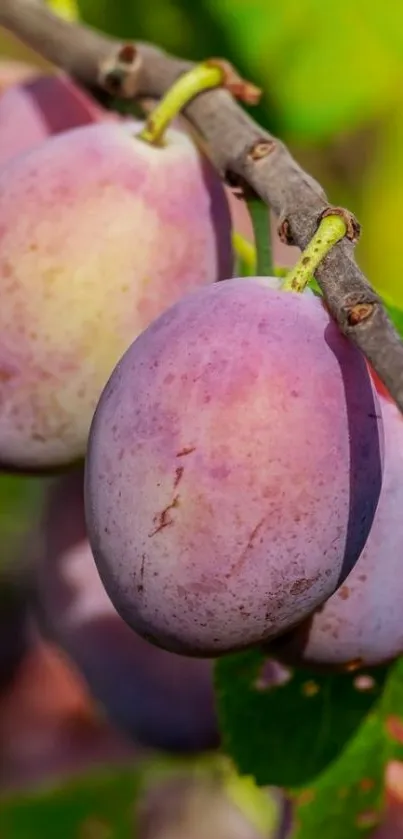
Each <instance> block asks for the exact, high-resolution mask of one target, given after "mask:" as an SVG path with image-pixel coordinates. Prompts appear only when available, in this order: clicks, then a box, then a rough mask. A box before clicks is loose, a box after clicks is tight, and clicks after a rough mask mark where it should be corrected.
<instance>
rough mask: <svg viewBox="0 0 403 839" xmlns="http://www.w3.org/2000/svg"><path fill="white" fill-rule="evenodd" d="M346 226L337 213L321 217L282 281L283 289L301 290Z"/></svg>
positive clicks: (344, 231)
mask: <svg viewBox="0 0 403 839" xmlns="http://www.w3.org/2000/svg"><path fill="white" fill-rule="evenodd" d="M346 231H347V226H346V222H345V221H344V219H343V218H342V217H341V216H339V215H329V216H325V217H324V218H322V220H321V222H320V224H319V227H318V229H317V231H316V233H315V235H314V236H313V237H312V239H311V241H310V242H309V244H308V245H307V247H306V248H305V250H304V251H303V253H302V254H301V256H300V258H299V260H298V262H297V263H296V265H294V268H292V269H291V271H290V272H289V274H287V277H286V278H285V281H284V283H283V291H298V292H303V291H304V289H305V288H306V286H307V285H308V283H309V281H310V280H311V279H312V276H313V274H314V273H315V271H316V269H317V267H318V265H319V264H320V262H322V259H324V257H325V256H326V254H328V253H329V251H330V250H331V248H332V247H333V246H334V245H336V244H337V242H339V241H340V239H343V237H344V236H345V235H346Z"/></svg>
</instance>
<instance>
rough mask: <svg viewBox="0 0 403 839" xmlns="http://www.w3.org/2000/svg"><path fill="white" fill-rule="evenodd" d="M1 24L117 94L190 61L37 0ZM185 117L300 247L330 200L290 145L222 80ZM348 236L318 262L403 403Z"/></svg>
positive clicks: (146, 93) (399, 366) (345, 325)
mask: <svg viewBox="0 0 403 839" xmlns="http://www.w3.org/2000/svg"><path fill="white" fill-rule="evenodd" d="M0 25H2V26H4V27H5V28H6V29H9V30H10V31H11V32H12V33H13V34H14V35H17V36H18V37H19V38H20V39H21V40H22V41H25V43H26V44H28V45H29V46H30V47H32V48H33V49H35V50H36V51H37V52H38V53H40V54H41V55H42V56H43V57H44V58H47V59H48V60H50V61H52V62H53V63H54V64H56V65H58V66H59V67H61V68H63V69H64V70H66V71H67V72H69V73H70V74H71V75H73V76H75V77H76V78H77V79H78V80H80V81H81V82H82V83H83V84H85V85H86V86H88V87H90V88H92V89H96V88H103V89H104V90H107V91H109V92H111V91H112V92H113V93H114V94H115V95H120V96H123V97H126V98H127V97H136V96H137V97H139V96H143V97H153V98H154V97H155V98H158V97H160V96H161V95H163V94H164V93H165V92H166V90H167V89H168V88H169V87H170V86H171V85H172V83H173V82H174V81H175V79H176V78H177V77H178V76H179V75H180V74H181V73H183V72H184V71H186V70H188V69H189V67H191V66H192V65H191V63H190V62H187V61H183V60H180V59H177V58H174V57H172V56H169V55H167V54H166V53H164V52H163V51H161V50H160V49H157V48H156V47H153V46H151V45H148V44H141V43H139V44H136V45H135V46H134V45H127V44H126V45H125V44H121V43H119V42H117V41H115V40H113V39H112V38H109V37H107V36H105V35H102V34H100V33H99V32H96V31H94V30H92V29H90V28H88V27H86V26H84V25H82V24H75V23H68V22H66V21H64V20H62V19H60V18H58V17H56V16H55V15H54V14H53V13H52V12H51V11H50V10H49V9H47V8H46V7H45V6H43V4H42V2H41V0H0ZM186 117H187V118H188V119H189V120H190V122H191V123H192V124H193V125H194V126H195V128H196V129H197V130H198V131H199V133H200V134H201V135H202V137H203V138H204V140H205V141H206V143H207V146H208V148H209V151H210V154H211V157H212V159H213V161H214V163H215V165H216V166H217V168H218V170H219V171H220V172H221V174H222V175H223V176H225V177H227V178H230V179H231V180H232V183H234V181H236V180H237V179H238V180H239V182H241V183H246V184H248V185H249V186H250V187H251V188H252V189H254V190H255V191H256V192H257V193H258V195H260V196H261V198H262V199H263V200H264V201H265V202H267V203H268V204H269V205H270V206H271V208H272V210H273V211H274V212H275V213H276V214H277V216H278V217H279V219H280V230H281V233H282V236H283V238H285V239H286V240H287V241H288V242H289V243H290V244H295V245H298V246H299V247H300V248H301V249H303V248H304V247H305V246H306V245H307V243H308V241H309V240H310V238H311V237H312V235H313V233H314V232H315V230H316V228H317V224H318V220H319V218H320V217H321V216H322V215H323V213H324V212H326V210H329V208H330V207H331V205H329V204H328V202H327V198H326V195H325V193H324V192H323V190H322V188H321V187H320V185H319V184H318V183H317V182H316V181H315V180H314V179H313V178H312V177H311V176H310V175H308V174H307V173H306V172H304V171H303V169H301V167H300V166H299V165H298V164H297V163H296V161H295V160H294V159H293V157H292V156H291V154H290V153H289V151H288V150H287V148H286V147H285V146H284V144H283V143H281V142H280V141H279V140H278V139H277V138H275V137H273V136H271V135H270V134H268V133H267V132H266V131H264V130H263V129H262V128H260V126H259V125H258V124H257V123H256V122H254V121H253V120H252V119H251V118H250V117H249V116H248V115H247V114H246V113H245V112H244V111H243V110H242V109H241V108H240V107H239V105H238V104H237V103H236V102H235V100H234V99H233V97H232V96H231V95H230V94H229V93H228V92H227V91H225V90H213V91H208V92H205V93H203V94H200V95H199V96H198V97H197V98H196V99H194V100H193V102H191V103H190V104H189V105H188V107H187V108H186ZM353 251H354V244H353V242H351V241H349V239H348V238H347V237H346V238H345V239H343V241H342V242H340V243H339V244H338V245H336V246H335V247H334V248H333V249H332V251H331V253H330V254H329V255H328V256H327V257H326V258H325V259H324V260H323V262H322V264H321V266H320V267H319V268H318V269H317V271H316V278H317V280H318V282H319V284H320V286H321V288H322V291H323V293H324V296H325V299H326V302H327V305H328V307H329V309H330V311H331V313H332V315H333V316H334V318H335V319H336V320H337V322H338V324H339V326H340V328H341V330H342V331H343V332H344V333H345V334H346V335H347V336H348V337H349V338H350V339H351V340H352V341H354V343H355V344H357V346H358V347H360V349H361V350H362V352H363V353H364V354H365V356H366V357H367V359H368V360H369V361H370V362H371V364H372V366H373V367H374V369H375V370H376V372H377V373H378V375H379V377H380V378H381V379H382V381H383V382H384V384H385V385H386V387H387V388H388V390H389V391H390V393H391V395H392V396H393V397H394V399H395V400H396V402H397V403H398V405H399V407H400V409H401V410H402V411H403V342H402V341H401V340H400V338H399V335H398V334H397V332H396V330H395V328H394V326H393V324H392V323H391V321H390V319H389V317H388V315H387V314H386V312H385V309H384V307H383V305H382V302H381V300H380V298H379V297H378V295H377V294H376V293H375V292H374V291H373V289H372V288H371V286H370V285H369V283H368V281H367V280H366V279H365V277H364V276H363V274H362V273H361V271H360V269H359V268H358V266H357V264H356V262H355V261H354V255H353Z"/></svg>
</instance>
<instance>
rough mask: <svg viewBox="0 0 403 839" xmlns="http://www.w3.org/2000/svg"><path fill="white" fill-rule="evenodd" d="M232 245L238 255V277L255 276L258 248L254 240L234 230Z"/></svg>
mask: <svg viewBox="0 0 403 839" xmlns="http://www.w3.org/2000/svg"><path fill="white" fill-rule="evenodd" d="M232 246H233V248H234V251H235V254H236V257H237V268H236V276H237V277H253V276H255V274H256V249H255V247H254V245H253V244H252V242H249V241H248V240H247V239H245V237H244V236H241V234H240V233H237V232H236V231H234V233H233V234H232Z"/></svg>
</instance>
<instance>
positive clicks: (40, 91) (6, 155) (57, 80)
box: [0, 74, 107, 167]
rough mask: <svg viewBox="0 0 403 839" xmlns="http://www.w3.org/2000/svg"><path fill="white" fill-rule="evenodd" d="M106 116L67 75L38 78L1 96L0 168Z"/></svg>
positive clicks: (17, 85) (8, 90)
mask: <svg viewBox="0 0 403 839" xmlns="http://www.w3.org/2000/svg"><path fill="white" fill-rule="evenodd" d="M106 117H107V112H106V111H103V110H102V109H101V108H100V107H98V105H97V104H96V102H95V101H94V100H92V99H91V98H90V97H89V96H87V94H86V93H85V92H84V91H83V90H81V89H80V88H79V87H78V86H77V85H76V84H75V83H74V82H73V81H72V80H71V79H69V77H68V76H65V75H63V74H58V75H54V76H51V75H49V76H45V75H43V76H42V75H38V76H37V77H34V78H30V79H27V80H24V82H23V83H21V84H16V85H12V86H10V87H8V88H7V90H5V92H4V93H3V94H2V95H0V167H1V166H5V164H7V163H8V162H9V161H10V160H12V159H13V158H14V157H17V156H18V155H19V154H22V153H23V152H26V151H29V149H32V148H34V147H35V146H37V145H39V144H40V143H42V142H43V141H44V140H46V138H47V137H50V136H52V135H53V134H60V133H61V132H62V131H67V130H68V129H70V128H77V127H78V126H81V125H89V124H91V123H93V122H98V121H100V120H102V119H105V118H106Z"/></svg>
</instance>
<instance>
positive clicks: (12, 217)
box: [0, 121, 232, 471]
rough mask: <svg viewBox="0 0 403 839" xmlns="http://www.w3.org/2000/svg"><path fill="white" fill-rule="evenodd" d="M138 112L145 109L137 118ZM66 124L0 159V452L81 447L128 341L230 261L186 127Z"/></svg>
mask: <svg viewBox="0 0 403 839" xmlns="http://www.w3.org/2000/svg"><path fill="white" fill-rule="evenodd" d="M140 125H141V123H140ZM138 131H139V124H137V123H134V122H132V121H130V122H129V121H128V122H124V123H123V122H122V124H120V123H119V124H118V123H116V124H115V123H112V122H108V123H102V124H96V125H89V126H85V127H81V128H76V129H73V130H71V131H66V132H64V133H62V134H59V135H58V136H55V137H51V138H49V139H48V140H46V142H44V143H42V144H41V145H40V146H38V147H37V148H35V149H33V150H31V151H30V152H28V153H26V154H23V155H20V156H19V157H18V158H16V159H14V160H13V161H11V162H10V163H9V165H8V166H7V167H5V168H3V170H2V171H1V173H0V293H1V301H2V302H1V308H0V462H1V463H2V464H3V466H4V467H8V468H13V469H21V470H32V471H40V470H49V469H53V468H56V467H62V466H65V465H66V464H69V463H72V462H74V461H75V460H77V459H79V458H80V457H82V456H83V455H84V454H85V449H86V444H87V439H88V431H89V426H90V423H91V419H92V416H93V412H94V410H95V407H96V403H97V400H98V397H99V395H100V393H101V391H102V388H103V387H104V385H105V383H106V381H107V379H108V377H109V375H110V373H111V372H112V370H113V367H114V366H115V364H116V363H117V361H118V359H119V358H120V357H121V355H122V354H123V353H124V351H125V350H126V349H127V348H128V346H130V344H131V342H132V341H133V340H134V339H135V338H136V337H137V336H138V335H139V334H140V332H141V331H142V330H143V329H144V328H145V327H146V326H148V324H149V323H150V322H151V321H152V320H153V319H154V318H155V317H157V316H158V315H159V314H161V312H162V311H163V310H164V309H165V308H167V307H168V306H169V305H171V304H172V303H174V302H175V301H177V300H179V299H180V298H181V296H182V295H183V294H184V293H185V292H187V291H190V290H193V289H196V288H199V287H200V286H203V285H205V284H207V283H212V282H213V281H215V280H220V279H223V278H225V277H227V276H229V275H230V274H231V270H232V244H231V224H230V215H229V209H228V203H227V199H226V197H225V193H224V189H223V187H222V184H221V182H220V180H219V178H218V176H217V175H216V173H215V172H214V170H213V168H212V166H211V165H210V164H209V163H208V161H207V159H205V158H204V157H203V156H202V155H201V153H200V152H199V151H198V149H197V147H196V146H195V145H194V143H193V142H192V141H191V140H190V138H189V137H188V136H186V134H184V133H181V132H179V131H177V130H174V129H171V130H168V132H167V134H166V139H165V144H164V146H163V147H160V146H158V147H156V146H152V145H150V144H148V143H146V142H144V141H142V140H141V139H139V138H137V137H136V136H135V135H136V133H137V132H138Z"/></svg>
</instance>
